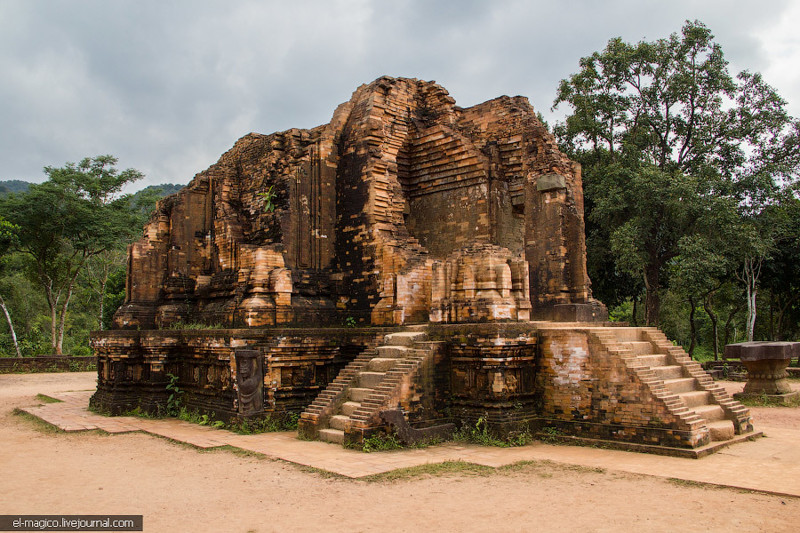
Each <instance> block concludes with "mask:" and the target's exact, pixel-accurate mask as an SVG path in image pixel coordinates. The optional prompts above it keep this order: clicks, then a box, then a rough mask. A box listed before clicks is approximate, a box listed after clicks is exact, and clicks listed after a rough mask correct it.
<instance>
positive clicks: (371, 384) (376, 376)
mask: <svg viewBox="0 0 800 533" xmlns="http://www.w3.org/2000/svg"><path fill="white" fill-rule="evenodd" d="M384 377H386V372H361V374H359V376H358V385H359V387H361V388H365V389H374V388H375V387H377V386H378V385H380V384H381V382H382V381H383V378H384Z"/></svg>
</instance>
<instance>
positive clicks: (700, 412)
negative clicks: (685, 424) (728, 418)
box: [692, 405, 725, 422]
mask: <svg viewBox="0 0 800 533" xmlns="http://www.w3.org/2000/svg"><path fill="white" fill-rule="evenodd" d="M692 411H694V412H695V413H696V414H697V416H699V417H701V418H705V419H706V420H708V421H709V422H713V421H715V420H725V411H723V410H722V407H720V406H719V405H698V406H697V407H693V408H692Z"/></svg>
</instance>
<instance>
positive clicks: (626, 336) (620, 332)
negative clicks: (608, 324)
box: [608, 328, 642, 342]
mask: <svg viewBox="0 0 800 533" xmlns="http://www.w3.org/2000/svg"><path fill="white" fill-rule="evenodd" d="M608 329H609V330H611V331H613V333H614V336H615V337H616V338H617V341H618V342H632V341H641V340H642V330H640V329H639V328H608Z"/></svg>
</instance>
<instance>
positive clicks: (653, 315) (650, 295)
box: [644, 265, 661, 326]
mask: <svg viewBox="0 0 800 533" xmlns="http://www.w3.org/2000/svg"><path fill="white" fill-rule="evenodd" d="M660 270H661V269H660V268H659V267H658V266H657V265H648V266H647V267H646V268H645V271H644V286H645V289H646V293H645V303H644V320H645V323H646V324H647V325H648V326H658V315H659V313H660V311H661V298H660V295H659V290H660V289H661V285H660V279H659V274H660V272H659V271H660Z"/></svg>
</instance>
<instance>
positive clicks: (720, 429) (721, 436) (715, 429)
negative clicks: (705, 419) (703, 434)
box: [706, 420, 736, 441]
mask: <svg viewBox="0 0 800 533" xmlns="http://www.w3.org/2000/svg"><path fill="white" fill-rule="evenodd" d="M706 426H707V427H708V433H709V435H710V436H711V440H712V441H723V440H731V439H732V438H733V437H734V436H735V435H736V429H735V428H734V426H733V422H731V421H730V420H717V421H714V422H709V423H708V424H706Z"/></svg>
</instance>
